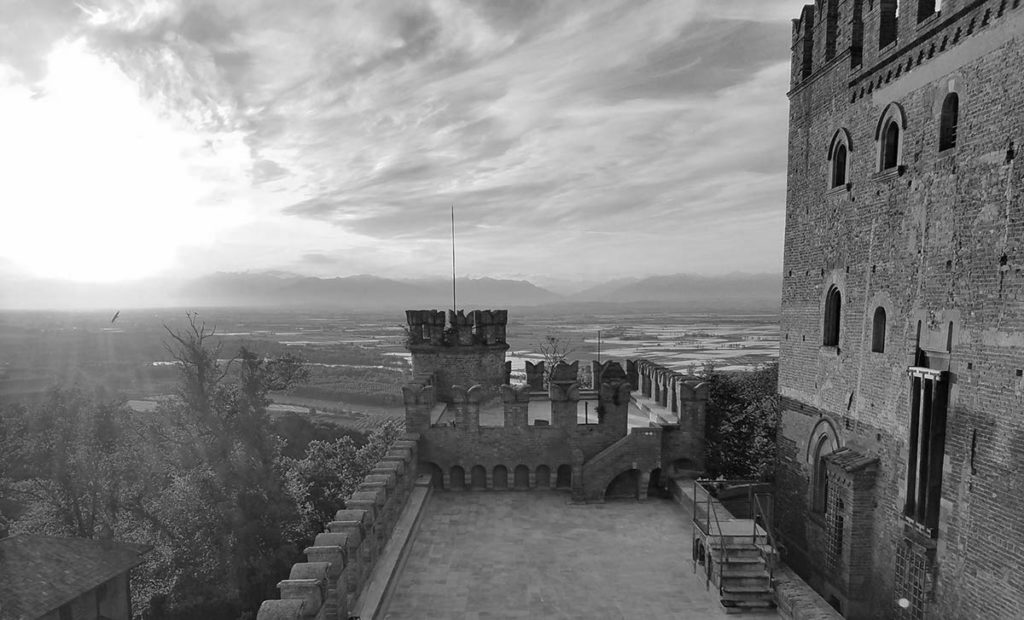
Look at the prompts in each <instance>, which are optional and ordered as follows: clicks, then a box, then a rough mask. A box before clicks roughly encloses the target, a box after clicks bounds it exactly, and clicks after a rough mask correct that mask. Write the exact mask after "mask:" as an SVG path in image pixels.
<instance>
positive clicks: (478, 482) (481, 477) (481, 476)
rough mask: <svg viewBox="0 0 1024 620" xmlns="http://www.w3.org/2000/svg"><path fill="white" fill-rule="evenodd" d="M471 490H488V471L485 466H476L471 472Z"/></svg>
mask: <svg viewBox="0 0 1024 620" xmlns="http://www.w3.org/2000/svg"><path fill="white" fill-rule="evenodd" d="M469 488H471V489H473V490H474V491H482V490H483V489H486V488H487V470H486V469H484V466H483V465H474V466H473V469H471V470H470V471H469Z"/></svg>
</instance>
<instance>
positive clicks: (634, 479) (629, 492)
mask: <svg viewBox="0 0 1024 620" xmlns="http://www.w3.org/2000/svg"><path fill="white" fill-rule="evenodd" d="M640 479H641V476H640V470H639V469H633V468H629V469H624V470H622V471H620V472H618V473H617V474H615V475H614V476H612V477H611V478H609V479H608V480H607V481H602V482H601V484H600V485H595V486H597V488H600V489H602V490H601V499H605V498H608V497H611V498H612V499H626V498H629V499H640ZM609 491H611V492H612V493H613V495H611V496H609V495H608V493H609Z"/></svg>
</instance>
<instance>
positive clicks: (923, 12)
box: [917, 0, 939, 22]
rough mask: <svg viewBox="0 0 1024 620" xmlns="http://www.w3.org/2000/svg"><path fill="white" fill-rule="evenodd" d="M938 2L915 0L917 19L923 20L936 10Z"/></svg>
mask: <svg viewBox="0 0 1024 620" xmlns="http://www.w3.org/2000/svg"><path fill="white" fill-rule="evenodd" d="M938 4H939V3H938V2H936V1H935V0H917V21H918V22H923V21H924V20H926V19H928V18H929V17H931V16H932V15H934V14H935V11H937V10H938V8H939V7H938Z"/></svg>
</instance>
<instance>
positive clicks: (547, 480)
mask: <svg viewBox="0 0 1024 620" xmlns="http://www.w3.org/2000/svg"><path fill="white" fill-rule="evenodd" d="M535 475H536V478H537V488H538V489H550V488H551V468H550V467H548V466H547V465H538V466H537V471H536V472H535Z"/></svg>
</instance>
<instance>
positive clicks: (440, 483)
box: [422, 463, 444, 489]
mask: <svg viewBox="0 0 1024 620" xmlns="http://www.w3.org/2000/svg"><path fill="white" fill-rule="evenodd" d="M422 467H423V469H424V470H425V471H423V472H422V473H424V474H429V475H430V486H432V487H434V488H435V489H443V488H444V471H443V470H442V469H441V468H440V467H438V466H437V464H436V463H425V464H424V465H422Z"/></svg>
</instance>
